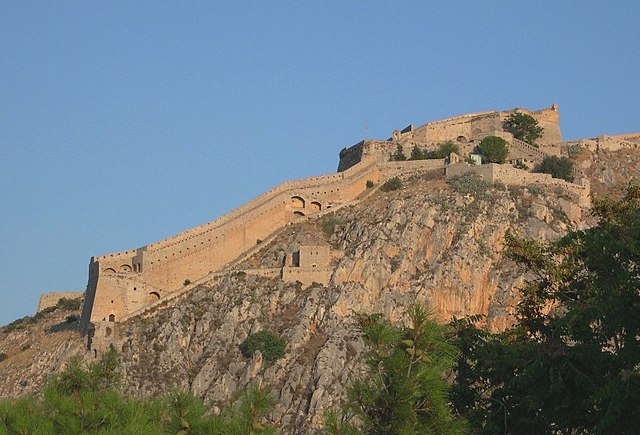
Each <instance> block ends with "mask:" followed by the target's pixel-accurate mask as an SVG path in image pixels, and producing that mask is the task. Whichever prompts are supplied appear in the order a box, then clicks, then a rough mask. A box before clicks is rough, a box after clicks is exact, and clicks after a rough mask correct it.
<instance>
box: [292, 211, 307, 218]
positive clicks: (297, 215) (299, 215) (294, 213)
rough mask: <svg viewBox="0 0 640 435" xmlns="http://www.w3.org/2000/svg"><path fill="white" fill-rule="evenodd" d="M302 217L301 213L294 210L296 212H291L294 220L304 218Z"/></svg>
mask: <svg viewBox="0 0 640 435" xmlns="http://www.w3.org/2000/svg"><path fill="white" fill-rule="evenodd" d="M304 215H305V214H304V213H303V212H301V211H297V210H296V211H294V212H293V217H295V218H300V217H304Z"/></svg>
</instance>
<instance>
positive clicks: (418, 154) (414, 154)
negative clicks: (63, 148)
mask: <svg viewBox="0 0 640 435" xmlns="http://www.w3.org/2000/svg"><path fill="white" fill-rule="evenodd" d="M425 158H426V157H425V152H424V151H422V150H421V149H420V148H418V145H414V146H413V149H412V150H411V156H409V160H424V159H425Z"/></svg>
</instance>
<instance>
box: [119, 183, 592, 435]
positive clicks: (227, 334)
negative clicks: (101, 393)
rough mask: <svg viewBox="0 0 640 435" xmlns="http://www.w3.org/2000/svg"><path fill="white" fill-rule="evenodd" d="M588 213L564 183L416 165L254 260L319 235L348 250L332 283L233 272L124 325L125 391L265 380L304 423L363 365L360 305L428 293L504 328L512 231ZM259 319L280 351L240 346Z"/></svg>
mask: <svg viewBox="0 0 640 435" xmlns="http://www.w3.org/2000/svg"><path fill="white" fill-rule="evenodd" d="M428 178H433V175H431V176H430V177H428ZM572 219H573V220H572ZM580 225H582V224H581V223H580V215H579V214H576V209H575V207H574V206H573V205H572V204H571V203H570V202H569V201H568V200H567V199H566V198H564V196H563V192H561V191H553V192H549V191H543V190H540V189H539V188H505V187H504V186H497V187H491V186H487V185H485V184H483V183H482V182H479V180H477V179H473V178H470V177H463V178H461V179H458V180H454V181H453V182H446V181H445V180H443V179H440V178H437V177H436V178H435V179H427V177H425V176H424V175H422V176H416V177H415V178H414V179H412V180H407V181H405V187H404V188H403V189H400V190H398V191H393V192H387V193H384V192H382V191H379V192H377V193H375V194H373V195H371V196H370V197H368V198H367V199H366V200H365V201H363V202H361V203H360V204H358V205H356V206H354V207H350V208H345V209H341V210H339V211H337V212H336V213H335V214H332V215H328V216H325V217H323V218H321V219H320V220H319V221H310V222H306V223H301V224H297V225H292V226H289V227H287V229H286V230H285V231H284V233H283V234H281V235H280V236H279V237H278V238H277V239H276V240H274V241H273V242H272V243H271V244H269V245H268V246H265V247H264V248H263V250H261V251H260V252H259V253H258V254H256V256H254V258H252V259H249V261H248V263H247V264H248V265H250V266H251V267H253V268H255V267H258V266H262V267H274V266H276V265H278V264H280V262H281V258H282V255H283V254H284V252H285V251H286V250H287V248H288V247H289V246H291V245H295V244H305V243H309V242H315V243H317V242H320V241H321V239H324V241H325V242H327V243H329V244H330V245H331V246H332V249H333V250H334V251H336V252H340V254H341V255H340V258H339V259H337V260H336V264H335V271H334V274H333V276H332V279H331V284H330V285H329V286H328V287H327V288H325V287H322V286H320V285H312V286H309V287H306V288H305V287H303V286H301V285H300V284H291V283H289V284H287V283H284V282H282V281H280V280H278V279H265V278H259V277H255V276H251V275H248V274H245V273H244V272H242V271H237V272H234V273H230V274H229V275H228V276H226V277H225V278H224V279H223V280H222V281H221V282H220V283H218V284H216V285H212V286H202V287H200V288H198V289H197V290H196V291H194V292H193V293H192V294H191V295H189V296H188V297H187V298H186V299H185V300H184V301H182V302H181V303H178V304H175V306H174V307H167V308H165V309H161V310H158V311H157V312H155V313H153V315H151V316H149V317H147V318H137V319H134V320H132V321H129V322H127V323H126V324H124V325H121V329H120V331H119V334H120V341H119V344H118V348H119V350H121V352H122V357H123V360H124V361H125V369H126V374H127V385H128V389H129V391H130V392H131V393H133V394H141V395H146V394H156V393H160V392H162V391H166V390H167V389H170V388H186V389H191V391H193V392H194V393H195V394H197V395H202V396H204V397H205V398H207V399H208V400H209V401H211V402H213V403H215V404H217V405H221V404H222V403H225V402H227V401H228V400H230V399H232V398H233V395H234V393H236V392H237V391H238V390H239V389H241V388H242V387H244V386H245V385H246V384H247V383H248V382H250V381H254V382H259V383H263V384H267V385H269V386H270V387H271V388H272V390H273V394H274V396H276V397H277V398H278V405H277V407H276V409H275V410H274V412H273V415H272V418H273V420H274V421H276V422H279V423H280V424H281V425H282V427H283V429H285V432H287V433H288V432H295V433H307V432H309V430H310V429H311V428H313V427H317V426H318V425H320V424H321V422H322V415H323V410H324V409H325V408H327V407H330V406H333V405H335V404H337V403H338V402H339V401H340V400H341V398H342V397H343V393H344V391H345V387H346V386H347V385H348V383H349V382H350V381H351V380H353V379H354V378H355V377H357V376H358V375H359V372H360V369H361V366H360V360H361V358H360V356H361V353H362V351H363V344H362V341H361V340H360V338H359V335H358V331H357V330H356V329H355V327H354V321H353V313H354V312H364V313H371V312H383V313H385V314H386V315H387V316H389V317H391V318H394V319H400V318H401V316H402V314H403V311H404V308H405V307H408V306H410V305H411V304H412V303H413V302H414V301H419V302H423V303H427V304H429V305H430V306H431V307H433V309H434V310H436V311H437V312H438V313H439V314H440V316H441V317H442V319H443V320H447V319H450V318H451V316H452V315H456V316H463V315H465V314H477V313H482V314H485V315H486V316H487V317H486V323H487V325H488V326H489V327H490V328H492V329H499V328H502V327H504V325H505V324H507V323H508V322H509V321H510V320H511V319H510V316H509V313H510V312H511V310H512V309H513V305H514V301H515V295H516V291H515V289H516V288H517V287H518V285H520V284H521V283H522V279H523V277H522V276H520V275H519V274H518V272H517V271H516V270H515V268H514V267H513V264H511V263H510V262H509V261H507V260H505V259H503V258H502V255H501V252H502V248H503V242H504V235H505V233H506V232H507V231H508V230H512V231H517V232H519V233H521V234H525V235H529V236H531V237H535V238H547V239H552V238H556V237H558V236H560V235H561V234H563V233H564V232H565V231H566V230H567V229H568V228H569V227H576V226H580ZM262 329H268V330H271V331H273V332H275V333H276V334H279V335H282V336H283V337H284V338H285V339H286V342H287V352H286V354H285V356H284V358H282V359H280V360H278V361H276V362H275V363H269V362H266V361H265V360H263V358H262V356H261V355H260V354H256V355H254V357H253V359H247V358H245V357H244V356H243V355H242V353H241V352H240V348H239V345H240V343H241V342H242V341H243V340H244V339H245V338H247V336H248V335H249V334H252V333H255V332H257V331H259V330H262ZM294 428H295V430H294Z"/></svg>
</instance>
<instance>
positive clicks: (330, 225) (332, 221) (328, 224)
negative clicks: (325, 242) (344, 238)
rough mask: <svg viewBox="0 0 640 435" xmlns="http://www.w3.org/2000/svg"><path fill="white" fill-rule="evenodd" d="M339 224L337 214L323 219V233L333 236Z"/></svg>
mask: <svg viewBox="0 0 640 435" xmlns="http://www.w3.org/2000/svg"><path fill="white" fill-rule="evenodd" d="M338 224H339V221H338V219H336V218H335V216H329V217H327V218H325V219H323V220H322V223H321V224H320V226H321V227H322V232H323V233H325V234H326V235H327V236H331V235H332V234H333V233H334V232H335V230H336V225H338Z"/></svg>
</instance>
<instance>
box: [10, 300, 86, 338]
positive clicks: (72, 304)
mask: <svg viewBox="0 0 640 435" xmlns="http://www.w3.org/2000/svg"><path fill="white" fill-rule="evenodd" d="M81 305H82V298H77V299H67V298H60V300H59V301H58V303H57V304H56V305H54V306H51V307H47V308H44V309H42V310H40V311H38V312H37V313H36V314H35V315H34V316H24V317H21V318H19V319H16V320H14V321H13V322H11V323H9V324H7V325H5V326H3V327H2V330H3V331H4V332H12V331H18V330H21V329H24V328H26V327H27V326H29V325H33V324H34V323H37V322H39V321H40V320H41V319H43V318H44V317H45V316H46V315H47V314H50V313H53V312H54V311H57V310H58V309H62V310H66V311H77V310H79V309H80V306H81Z"/></svg>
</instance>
